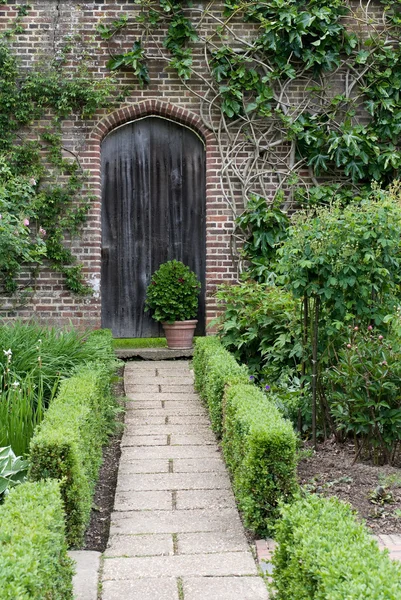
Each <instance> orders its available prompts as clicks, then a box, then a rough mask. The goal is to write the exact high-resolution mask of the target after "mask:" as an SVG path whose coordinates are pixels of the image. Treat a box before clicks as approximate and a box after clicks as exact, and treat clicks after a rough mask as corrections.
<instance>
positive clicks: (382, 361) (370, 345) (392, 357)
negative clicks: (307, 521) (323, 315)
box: [325, 325, 401, 463]
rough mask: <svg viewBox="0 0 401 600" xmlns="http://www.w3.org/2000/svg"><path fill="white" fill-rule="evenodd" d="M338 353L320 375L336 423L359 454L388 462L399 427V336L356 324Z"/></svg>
mask: <svg viewBox="0 0 401 600" xmlns="http://www.w3.org/2000/svg"><path fill="white" fill-rule="evenodd" d="M337 356H338V361H337V364H336V365H335V366H333V367H332V368H330V369H327V370H326V374H325V375H326V381H327V383H328V386H329V389H330V386H331V392H330V396H329V397H330V411H331V414H332V415H333V417H334V419H335V423H336V427H337V428H338V429H339V430H343V431H344V432H345V433H346V434H348V433H352V434H353V435H354V439H355V440H356V441H357V442H356V443H357V447H356V448H355V450H356V452H357V454H358V455H359V454H360V453H363V452H365V453H367V452H369V453H373V455H374V459H375V462H376V463H378V462H380V461H384V462H391V461H392V460H393V459H394V456H395V452H396V450H397V447H398V443H399V438H400V428H401V338H400V337H399V336H396V335H394V334H392V333H391V331H390V332H389V335H388V336H387V335H386V336H385V337H384V336H383V335H381V334H380V332H379V331H376V330H375V329H374V328H373V327H372V326H371V325H370V326H369V327H368V328H365V329H359V328H358V327H355V328H354V329H353V331H352V336H351V337H350V339H349V340H348V343H347V344H344V346H343V347H342V348H341V349H340V350H339V352H338V355H337Z"/></svg>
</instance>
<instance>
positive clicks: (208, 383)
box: [193, 337, 249, 438]
mask: <svg viewBox="0 0 401 600" xmlns="http://www.w3.org/2000/svg"><path fill="white" fill-rule="evenodd" d="M193 366H194V372H195V386H196V389H197V390H198V391H199V394H200V396H201V398H202V399H203V400H204V401H205V402H206V404H207V406H208V409H209V415H210V420H211V422H212V428H213V431H214V432H215V433H216V435H217V436H218V437H219V438H221V435H222V431H223V430H222V422H223V409H222V405H223V397H224V390H225V388H226V386H228V385H231V384H233V383H239V382H241V383H249V375H248V370H247V368H246V367H245V366H240V365H239V364H238V363H237V361H236V360H235V358H234V357H233V355H232V354H230V352H228V351H227V350H225V349H224V348H223V346H222V345H221V343H220V342H219V340H218V338H216V337H206V338H205V337H204V338H198V339H197V340H196V342H195V352H194V358H193Z"/></svg>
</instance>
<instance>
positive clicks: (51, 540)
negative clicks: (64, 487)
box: [0, 481, 73, 600]
mask: <svg viewBox="0 0 401 600" xmlns="http://www.w3.org/2000/svg"><path fill="white" fill-rule="evenodd" d="M0 523H1V527H0V565H1V568H0V600H17V599H18V600H44V598H46V599H47V598H48V599H50V598H51V599H52V600H72V598H73V593H72V575H73V568H72V561H71V560H70V559H69V557H68V555H67V545H66V541H65V533H64V528H65V525H64V513H63V506H62V501H61V498H60V489H59V484H58V483H57V482H56V481H41V482H38V483H24V484H23V485H20V486H18V487H17V488H15V489H14V490H12V491H11V492H10V494H9V495H8V496H7V498H6V501H5V502H4V504H3V505H2V506H0Z"/></svg>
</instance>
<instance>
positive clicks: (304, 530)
mask: <svg viewBox="0 0 401 600" xmlns="http://www.w3.org/2000/svg"><path fill="white" fill-rule="evenodd" d="M276 541H277V543H278V546H277V548H276V550H275V553H274V556H273V564H274V572H273V587H274V589H275V590H276V591H277V595H275V596H274V597H275V598H277V600H289V599H291V600H292V599H295V598H296V599H297V600H314V599H316V600H344V599H345V598H346V599H347V600H362V599H363V600H384V599H385V600H398V599H399V597H400V581H401V565H400V564H399V563H397V561H394V562H392V561H391V560H390V559H389V558H388V555H387V553H386V552H381V551H380V550H379V548H378V546H377V543H376V541H375V540H374V539H373V538H372V537H371V536H370V535H369V533H368V530H367V529H366V528H365V526H364V525H362V524H360V523H357V521H356V520H355V516H354V514H353V511H352V509H351V507H350V506H348V505H346V504H343V503H342V502H340V501H339V500H338V499H337V498H329V499H326V498H321V497H318V496H308V497H307V498H304V499H300V500H298V501H297V502H294V503H293V504H292V505H288V506H284V507H283V508H282V518H281V520H280V521H278V523H277V526H276Z"/></svg>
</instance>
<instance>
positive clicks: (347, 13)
mask: <svg viewBox="0 0 401 600" xmlns="http://www.w3.org/2000/svg"><path fill="white" fill-rule="evenodd" d="M137 4H139V6H140V13H139V15H138V16H137V19H136V20H137V23H138V24H139V27H140V28H141V30H140V40H141V41H140V42H139V41H138V42H136V44H141V52H140V68H138V62H137V61H136V60H135V61H134V63H133V65H132V67H133V70H134V72H135V73H136V75H137V76H138V79H139V82H140V84H141V85H143V84H144V83H145V84H146V83H147V77H148V72H147V66H146V62H147V59H146V50H147V44H149V46H150V47H151V45H152V43H153V42H152V40H153V38H154V35H155V33H157V34H160V30H163V29H162V28H164V30H165V38H164V46H165V48H166V49H167V50H168V51H169V54H167V55H166V54H165V53H163V59H164V60H166V59H167V60H168V65H169V66H170V67H172V68H173V69H175V71H176V72H177V74H178V75H179V77H181V78H182V79H183V80H184V81H185V85H186V86H188V85H189V80H193V79H195V78H196V77H198V78H199V79H201V80H204V74H203V73H202V72H201V71H200V70H199V69H197V68H196V64H195V63H194V62H193V60H192V48H193V47H194V46H195V44H196V45H197V46H198V47H199V44H200V42H202V43H203V44H204V46H205V58H206V60H207V68H208V71H209V72H210V75H211V77H210V79H209V80H208V81H207V84H208V87H209V92H210V95H211V96H214V99H213V100H212V101H211V102H210V104H211V106H213V108H217V109H218V110H219V111H220V113H221V116H222V123H223V122H224V125H223V128H226V129H227V128H228V127H229V125H230V122H234V123H235V121H236V119H238V118H240V119H241V121H243V122H244V123H247V125H248V126H247V127H245V126H243V133H244V139H246V140H247V141H249V140H250V139H252V135H253V134H252V130H253V129H254V125H253V123H252V121H253V120H254V119H255V118H258V119H260V120H259V121H258V126H257V129H258V131H260V132H261V135H260V136H258V135H257V136H256V140H257V142H256V144H255V155H257V154H259V156H261V155H262V154H263V152H265V151H267V152H270V150H271V149H272V148H273V146H274V145H276V143H277V142H278V141H280V142H283V141H289V142H292V143H293V144H294V150H296V152H295V155H294V156H293V159H294V160H297V159H298V160H297V168H296V169H293V164H292V165H290V167H289V175H288V177H287V181H288V183H289V186H290V188H293V187H295V188H296V187H297V183H298V181H299V178H298V174H299V175H300V176H301V177H304V175H303V173H302V170H304V169H305V165H306V166H307V167H308V168H309V170H310V174H311V175H312V176H315V177H316V176H319V175H321V174H323V175H325V176H328V177H330V178H331V179H334V180H335V183H334V185H337V184H338V180H340V181H341V185H342V187H341V190H340V192H339V193H340V195H341V196H343V194H344V197H349V196H350V195H351V196H352V193H354V192H355V185H356V186H358V187H367V186H370V183H371V181H372V179H373V180H375V181H379V182H381V183H385V184H387V183H389V182H390V181H391V180H392V179H393V178H394V177H398V176H399V173H400V169H401V153H400V151H399V148H398V139H399V134H400V131H401V96H400V94H399V82H400V75H401V66H400V65H401V49H400V46H399V44H398V43H397V40H398V39H399V36H400V27H401V18H400V15H399V6H398V4H399V3H398V1H397V0H381V4H382V5H383V13H382V14H375V17H374V18H373V15H372V12H373V11H369V3H368V6H367V7H366V11H367V16H366V23H365V22H364V21H363V19H362V18H361V14H360V13H361V12H362V13H363V9H364V7H363V6H361V9H360V10H359V9H355V8H354V7H353V5H352V4H349V3H346V2H344V0H266V1H264V2H253V1H250V0H244V1H243V0H225V3H224V6H225V10H224V11H223V14H222V15H216V13H215V10H214V9H213V11H210V12H209V7H207V8H206V9H205V12H204V15H203V17H202V18H201V19H198V16H197V13H195V14H196V16H194V14H191V12H190V10H187V9H186V6H185V3H182V2H179V1H178V0H155V1H152V2H149V0H137ZM209 16H210V23H209V22H208V30H207V34H205V35H203V36H202V34H200V33H199V29H200V25H201V23H202V21H206V20H207V17H209ZM380 17H382V19H381V18H380ZM375 19H377V21H378V22H379V21H380V27H377V26H375ZM243 22H245V23H247V22H249V26H246V27H245V28H244V27H243V26H242V27H237V25H241V24H242V23H243ZM131 24H132V20H131V22H130V20H129V19H128V16H127V15H122V16H119V18H118V19H117V20H115V21H114V22H112V23H111V25H105V24H104V23H103V22H102V23H101V24H99V26H98V32H99V33H100V34H101V36H102V37H103V38H104V39H110V38H111V37H113V35H114V34H115V33H116V32H121V31H122V30H123V29H125V28H129V27H130V26H131ZM211 24H214V28H213V29H211ZM350 28H352V30H351V31H350ZM241 29H246V31H247V34H246V35H241ZM360 32H363V33H360ZM152 54H153V52H152ZM130 60H131V52H130V51H129V52H127V53H126V54H125V55H124V54H123V55H119V56H117V57H113V58H112V60H111V63H110V65H111V68H113V69H114V68H125V67H126V66H127V64H129V63H130ZM145 71H146V77H144V76H143V73H144V72H145ZM338 73H344V79H345V81H346V84H345V85H344V89H341V90H340V92H338V93H335V92H334V93H333V89H334V90H335V89H336V84H334V85H333V81H334V80H335V78H336V76H337V74H338ZM291 80H294V81H296V82H297V84H298V83H300V84H301V85H302V82H307V83H306V84H305V88H304V94H305V95H306V96H307V97H308V100H307V101H306V102H305V103H304V100H305V98H304V99H303V100H302V102H301V109H299V110H298V109H297V107H295V106H292V105H291V102H288V99H284V97H286V96H287V90H288V89H289V87H290V86H289V82H290V81H291ZM187 82H188V83H187ZM278 90H281V92H278ZM194 92H195V93H196V94H197V93H198V92H197V91H196V89H195V88H194ZM289 97H291V96H289ZM205 104H209V100H208V99H207V101H206V102H205ZM208 110H209V111H210V110H211V107H210V106H208ZM362 110H363V111H364V112H363V113H362V112H361V111H362ZM359 114H363V119H360V118H358V115H359ZM263 119H265V122H263ZM274 129H276V130H277V131H279V132H280V133H278V134H277V135H278V137H279V138H280V137H281V138H282V139H281V140H278V139H274V141H273V144H272V146H270V144H269V139H270V138H271V137H272V136H271V135H270V134H271V132H272V130H274ZM235 137H236V135H235ZM273 137H274V136H273ZM236 139H237V138H236ZM294 175H295V179H294ZM285 177H286V176H284V174H283V178H285ZM353 184H355V185H353ZM308 186H309V183H308ZM314 187H316V185H315V184H314ZM299 189H301V188H298V190H299ZM296 193H297V190H295V195H296ZM291 194H292V192H291ZM245 195H246V196H248V194H247V193H245Z"/></svg>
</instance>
